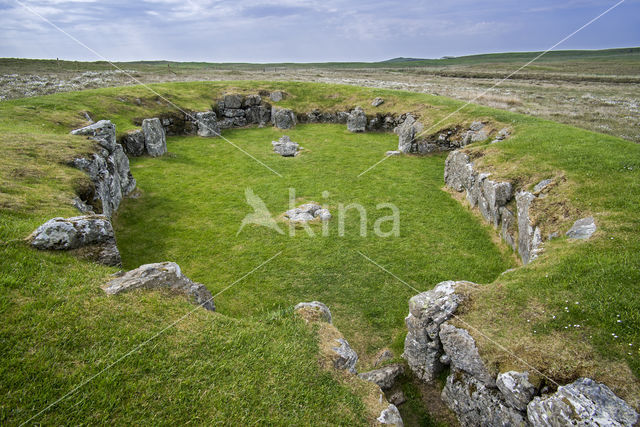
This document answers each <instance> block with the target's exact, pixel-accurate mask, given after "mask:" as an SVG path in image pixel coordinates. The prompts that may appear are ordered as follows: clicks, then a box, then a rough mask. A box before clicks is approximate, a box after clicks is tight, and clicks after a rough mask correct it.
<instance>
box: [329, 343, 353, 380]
mask: <svg viewBox="0 0 640 427" xmlns="http://www.w3.org/2000/svg"><path fill="white" fill-rule="evenodd" d="M336 342H337V343H338V344H339V346H338V347H333V348H332V350H333V352H334V353H335V357H334V358H333V366H334V367H335V368H336V369H339V370H345V371H348V372H351V373H352V374H357V371H356V363H357V362H358V355H357V354H356V352H355V351H354V350H353V349H352V348H351V346H350V345H349V343H348V342H347V340H345V339H344V338H338V339H337V340H336Z"/></svg>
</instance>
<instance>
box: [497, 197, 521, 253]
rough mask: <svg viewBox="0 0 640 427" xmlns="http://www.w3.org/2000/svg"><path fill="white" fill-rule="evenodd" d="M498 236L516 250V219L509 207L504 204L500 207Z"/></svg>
mask: <svg viewBox="0 0 640 427" xmlns="http://www.w3.org/2000/svg"><path fill="white" fill-rule="evenodd" d="M500 221H501V223H502V224H501V228H500V237H502V240H504V241H505V243H506V244H507V245H509V246H510V247H511V249H513V250H514V251H517V250H518V221H517V219H516V216H515V215H514V213H513V212H511V209H509V208H507V207H506V206H502V207H500Z"/></svg>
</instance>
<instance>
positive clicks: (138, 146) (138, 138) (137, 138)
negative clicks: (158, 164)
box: [120, 129, 145, 157]
mask: <svg viewBox="0 0 640 427" xmlns="http://www.w3.org/2000/svg"><path fill="white" fill-rule="evenodd" d="M120 142H121V144H122V148H123V149H124V151H125V153H127V154H128V155H130V156H133V157H139V156H142V155H143V154H144V153H145V145H144V133H143V132H142V131H141V130H139V129H138V130H134V131H130V132H128V133H127V134H126V135H124V136H123V137H122V139H121V141H120Z"/></svg>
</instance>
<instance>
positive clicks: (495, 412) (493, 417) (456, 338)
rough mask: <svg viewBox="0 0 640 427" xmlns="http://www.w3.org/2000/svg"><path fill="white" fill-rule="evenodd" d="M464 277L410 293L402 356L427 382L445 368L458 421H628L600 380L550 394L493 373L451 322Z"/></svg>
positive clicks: (522, 378)
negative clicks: (461, 280)
mask: <svg viewBox="0 0 640 427" xmlns="http://www.w3.org/2000/svg"><path fill="white" fill-rule="evenodd" d="M469 286H471V287H473V286H476V285H475V284H473V283H469V282H451V281H449V282H442V283H439V284H438V285H436V287H435V288H434V289H433V290H431V291H427V292H423V293H421V294H418V295H416V296H414V297H413V298H411V300H410V301H409V316H408V317H407V327H408V329H409V333H408V334H407V339H406V341H405V352H404V354H403V356H404V357H405V359H406V360H407V363H408V364H409V367H410V369H411V370H412V371H413V373H414V374H415V375H416V376H417V377H418V378H420V379H422V380H424V381H433V380H434V379H435V377H436V375H437V373H438V372H440V371H441V370H442V368H443V367H444V365H446V364H448V365H449V367H450V374H449V376H448V377H447V381H446V385H445V387H444V389H443V390H442V399H443V401H444V402H445V403H446V404H447V406H449V408H451V410H453V412H454V413H455V414H456V416H457V417H458V420H459V421H460V424H461V425H463V426H478V425H486V426H489V425H490V426H494V425H500V426H520V425H534V426H538V425H547V426H561V425H620V426H621V425H633V424H634V422H636V420H637V419H638V414H636V413H635V411H634V410H633V409H632V408H631V407H629V405H627V404H626V403H625V402H624V401H623V400H622V399H620V398H618V397H617V396H615V395H614V394H613V392H611V390H609V389H608V388H607V387H606V386H604V385H603V384H598V383H596V382H595V381H592V380H590V379H586V378H583V379H580V380H578V381H576V382H575V383H573V384H570V385H567V386H561V387H559V388H558V391H557V392H556V393H554V394H552V395H550V396H542V397H540V396H536V395H537V394H538V393H539V390H538V388H537V387H536V386H534V385H533V384H532V383H531V382H530V381H529V375H528V373H527V372H516V371H509V372H504V373H500V374H498V375H497V377H495V376H494V374H493V373H492V372H491V371H490V370H489V369H488V368H487V366H486V365H485V364H484V362H483V360H482V358H481V357H480V354H479V352H478V348H477V346H476V343H475V340H474V338H473V337H472V336H471V335H470V334H469V332H468V331H467V330H465V329H464V328H461V327H457V326H455V325H454V324H452V323H453V322H454V320H452V319H453V318H454V317H455V311H456V310H457V309H458V307H459V305H460V303H462V302H463V301H464V294H463V289H464V288H466V287H469Z"/></svg>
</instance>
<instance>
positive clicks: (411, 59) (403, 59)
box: [380, 56, 427, 63]
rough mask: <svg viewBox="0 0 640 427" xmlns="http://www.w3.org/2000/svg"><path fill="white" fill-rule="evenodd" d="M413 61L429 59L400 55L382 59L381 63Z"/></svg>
mask: <svg viewBox="0 0 640 427" xmlns="http://www.w3.org/2000/svg"><path fill="white" fill-rule="evenodd" d="M411 61H427V59H426V58H404V57H402V56H399V57H397V58H392V59H387V60H386V61H380V63H385V62H411Z"/></svg>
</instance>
